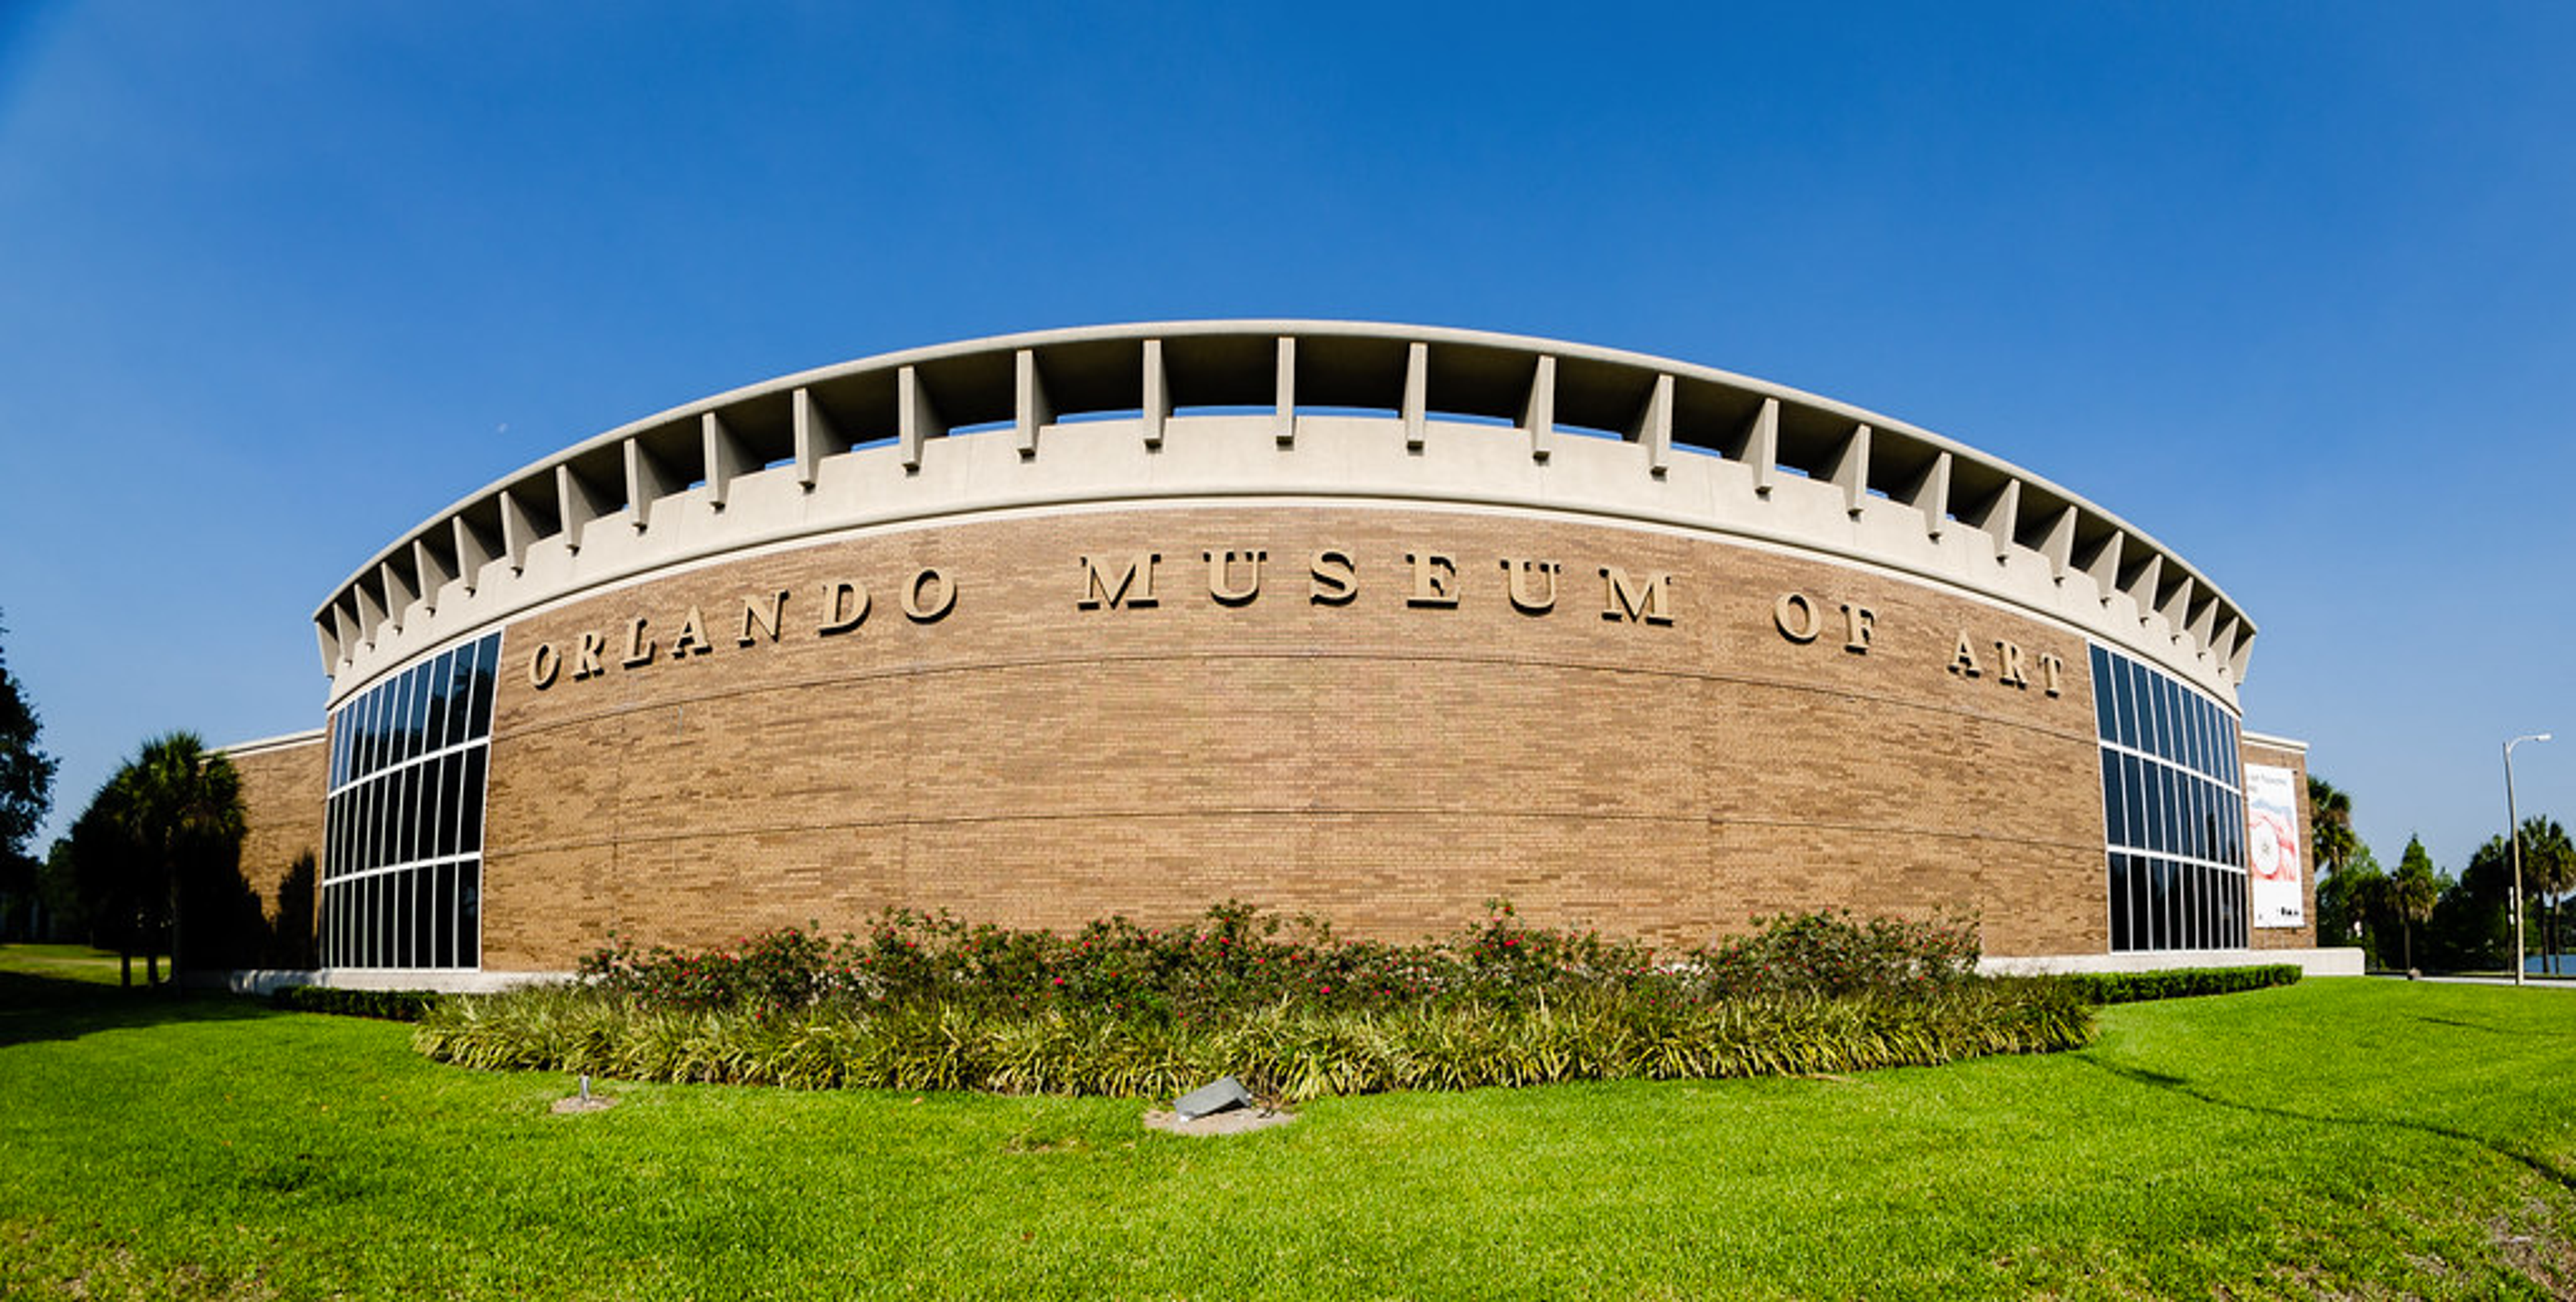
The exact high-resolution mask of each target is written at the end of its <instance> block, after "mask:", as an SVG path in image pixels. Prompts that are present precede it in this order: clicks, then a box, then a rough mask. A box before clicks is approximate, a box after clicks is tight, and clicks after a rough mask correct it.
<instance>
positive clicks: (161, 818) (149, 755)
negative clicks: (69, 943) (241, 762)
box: [71, 732, 245, 985]
mask: <svg viewBox="0 0 2576 1302" xmlns="http://www.w3.org/2000/svg"><path fill="white" fill-rule="evenodd" d="M244 827H245V824H244V821H243V817H242V805H241V775H240V774H239V773H238V772H236V771H235V770H234V769H233V766H232V761H230V760H228V759H226V758H225V757H224V756H222V755H221V754H218V753H214V752H210V751H208V750H207V749H206V747H205V743H204V742H202V741H200V740H199V739H198V738H197V735H196V734H195V733H191V732H174V733H170V734H168V735H166V736H162V737H156V738H154V739H153V740H151V741H148V742H146V743H144V745H143V749H142V750H141V751H139V752H137V753H136V755H135V757H134V758H133V759H130V760H128V761H126V763H125V766H124V767H123V768H121V769H119V770H117V773H116V776H114V777H112V778H110V779H108V781H107V785H106V786H104V787H101V788H100V789H99V792H98V795H97V796H96V797H94V798H93V799H92V800H91V801H90V805H89V808H88V809H86V810H84V811H82V813H81V816H80V818H79V820H78V821H76V822H75V823H73V825H72V838H71V841H72V848H71V854H72V861H73V866H74V870H75V872H76V874H77V875H78V877H79V879H80V882H81V898H82V903H83V905H84V906H85V908H86V909H87V911H88V912H89V913H90V915H91V917H92V918H94V919H97V920H100V921H102V922H104V923H106V924H107V926H106V930H108V931H110V932H112V933H113V934H114V935H115V937H116V939H117V945H118V951H119V953H120V954H121V955H123V957H124V967H125V981H126V984H128V985H131V984H133V967H134V958H133V951H134V949H135V948H136V947H137V946H138V945H139V946H140V947H141V948H142V949H143V951H144V977H145V980H146V981H147V982H148V983H150V984H152V985H159V984H160V983H161V969H160V953H161V950H160V945H159V942H160V941H162V940H163V939H165V938H166V939H167V941H168V945H169V950H170V970H171V974H172V976H173V977H175V976H176V975H177V974H178V971H179V969H180V968H181V967H183V966H185V964H186V963H187V958H188V952H187V947H186V946H187V929H186V917H185V912H186V910H185V904H184V901H185V900H187V899H188V898H189V897H190V896H191V895H193V894H195V891H194V890H193V884H194V879H195V878H196V877H199V876H202V875H204V874H205V873H206V872H207V871H209V870H210V866H212V865H218V864H221V863H224V862H226V861H227V860H228V858H229V856H230V855H231V854H232V853H233V852H234V851H236V850H237V849H238V847H239V845H240V843H241V837H242V832H243V830H244Z"/></svg>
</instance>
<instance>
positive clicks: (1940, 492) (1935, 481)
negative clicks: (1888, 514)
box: [1900, 452, 1950, 538]
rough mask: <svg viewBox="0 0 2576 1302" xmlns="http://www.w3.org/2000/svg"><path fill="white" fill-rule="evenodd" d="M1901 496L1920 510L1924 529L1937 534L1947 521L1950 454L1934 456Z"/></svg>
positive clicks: (1944, 453) (1948, 511) (1948, 514)
mask: <svg viewBox="0 0 2576 1302" xmlns="http://www.w3.org/2000/svg"><path fill="white" fill-rule="evenodd" d="M1900 496H1901V500H1902V501H1904V503H1905V504H1906V505H1907V506H1910V507H1913V508H1914V509H1915V510H1917V511H1921V512H1922V513H1923V532H1924V533H1926V534H1928V535H1930V536H1931V537H1934V538H1938V537H1940V536H1941V531H1942V530H1943V529H1944V528H1946V527H1948V525H1949V523H1950V454H1949V453H1947V452H1943V453H1940V454H1938V455H1936V456H1934V457H1933V458H1932V464H1931V465H1928V466H1925V467H1924V468H1923V473H1922V474H1919V475H1916V476H1915V477H1914V482H1913V483H1910V484H1907V485H1906V486H1905V491H1904V493H1903V494H1901V495H1900Z"/></svg>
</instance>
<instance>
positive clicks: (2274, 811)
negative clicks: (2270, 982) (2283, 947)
mask: <svg viewBox="0 0 2576 1302" xmlns="http://www.w3.org/2000/svg"><path fill="white" fill-rule="evenodd" d="M2297 802H2298V774H2296V773H2294V772H2292V771H2291V770H2289V769H2278V768H2272V767H2269V766H2267V765H2262V764H2248V765H2246V766H2245V833H2246V837H2245V852H2246V853H2245V865H2246V869H2247V871H2248V872H2250V873H2251V874H2252V875H2253V879H2254V882H2253V885H2254V925H2255V926H2257V927H2304V926H2306V925H2307V923H2308V909H2307V891H2306V890H2305V889H2304V888H2303V886H2302V883H2301V881H2300V876H2301V874H2300V868H2299V865H2300V863H2301V859H2300V856H2299V806H2298V803H2297Z"/></svg>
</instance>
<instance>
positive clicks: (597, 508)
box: [555, 439, 644, 552]
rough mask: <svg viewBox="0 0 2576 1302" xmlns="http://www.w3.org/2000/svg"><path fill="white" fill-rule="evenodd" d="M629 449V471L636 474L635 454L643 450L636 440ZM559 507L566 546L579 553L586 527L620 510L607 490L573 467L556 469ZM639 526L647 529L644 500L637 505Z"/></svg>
mask: <svg viewBox="0 0 2576 1302" xmlns="http://www.w3.org/2000/svg"><path fill="white" fill-rule="evenodd" d="M626 448H627V471H628V473H629V474H632V473H633V472H634V464H635V463H634V455H635V453H637V452H638V451H641V449H639V448H637V447H636V446H635V440H633V439H628V440H627V441H626ZM555 505H556V506H557V507H559V508H561V512H560V514H559V515H558V516H557V519H556V522H557V523H558V524H560V525H561V526H562V528H563V540H564V546H565V547H567V548H569V549H571V550H573V551H576V552H577V551H580V550H581V529H582V526H583V525H586V524H589V523H590V522H591V521H593V520H596V519H599V518H601V517H602V516H606V515H610V514H612V513H614V512H616V511H617V510H618V509H619V503H618V502H616V501H615V500H614V499H612V498H611V497H610V496H609V495H608V493H607V492H606V491H604V490H602V489H601V488H599V487H598V486H597V485H594V484H592V483H591V482H590V481H589V480H587V479H584V478H582V477H581V476H580V475H577V474H574V473H573V469H572V467H571V466H569V465H557V466H556V467H555ZM635 527H636V528H638V529H641V528H643V527H644V511H643V505H642V503H641V502H640V501H639V502H638V503H637V505H636V511H635Z"/></svg>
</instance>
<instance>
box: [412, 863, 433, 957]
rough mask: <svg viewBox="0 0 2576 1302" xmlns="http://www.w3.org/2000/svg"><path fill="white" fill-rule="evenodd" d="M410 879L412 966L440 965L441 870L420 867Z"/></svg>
mask: <svg viewBox="0 0 2576 1302" xmlns="http://www.w3.org/2000/svg"><path fill="white" fill-rule="evenodd" d="M406 875H407V876H409V877H410V878H411V910H412V912H411V966H413V967H436V966H440V964H439V962H438V957H437V946H438V869H435V868H419V869H414V870H413V871H412V872H410V873H408V874H406Z"/></svg>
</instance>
